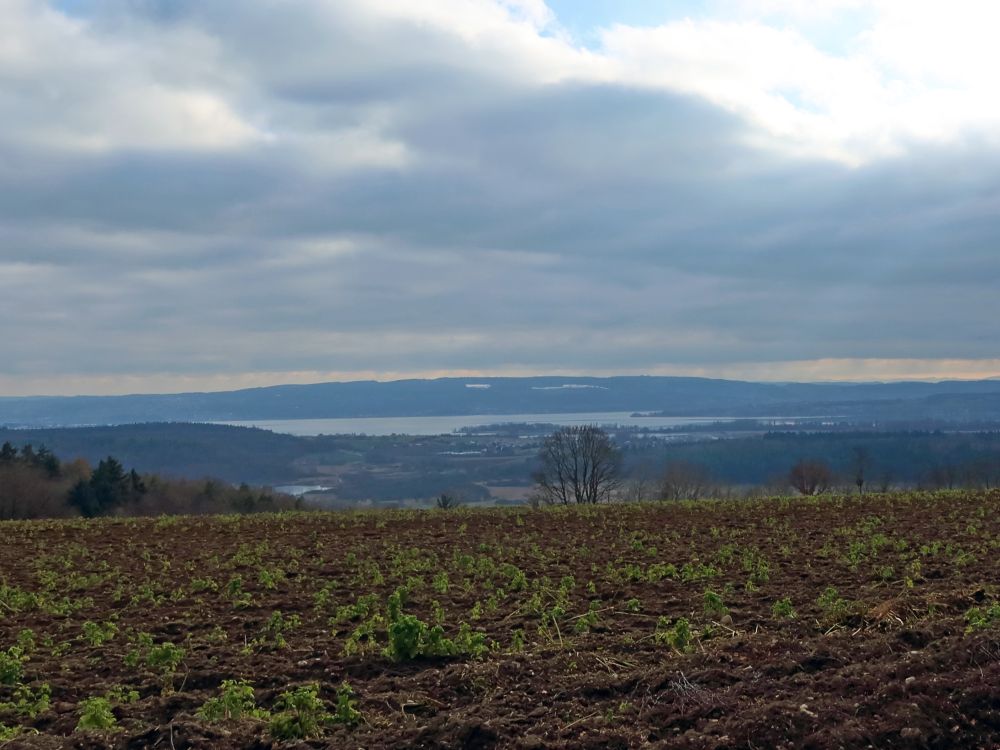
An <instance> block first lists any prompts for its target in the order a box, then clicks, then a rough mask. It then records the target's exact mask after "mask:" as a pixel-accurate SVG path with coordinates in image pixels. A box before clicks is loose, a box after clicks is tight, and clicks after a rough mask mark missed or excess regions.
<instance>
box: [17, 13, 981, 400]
mask: <svg viewBox="0 0 1000 750" xmlns="http://www.w3.org/2000/svg"><path fill="white" fill-rule="evenodd" d="M845 5H852V4H849V3H845ZM854 5H856V4H854ZM720 7H721V6H720ZM852 7H853V5H852ZM75 8H76V12H75V13H74V14H73V15H67V14H66V13H64V12H61V11H60V10H59V9H58V8H57V6H55V5H52V4H48V3H45V2H42V0H11V2H9V3H5V4H3V5H2V6H0V106H3V108H4V111H6V112H8V113H9V116H8V117H7V118H5V119H4V121H3V122H2V123H0V338H2V340H3V341H4V342H5V344H4V349H5V356H4V358H3V360H2V361H0V390H2V391H6V392H15V391H16V392H22V393H23V392H38V391H37V390H36V388H37V387H40V386H36V385H35V384H38V383H41V384H50V386H48V387H51V388H56V389H60V390H74V388H77V389H81V390H87V389H96V390H100V391H102V392H107V391H108V390H114V389H115V388H119V389H120V390H144V389H143V388H142V387H141V383H142V382H148V383H149V384H150V389H154V390H156V389H164V388H165V387H166V386H164V385H163V384H164V383H169V382H171V380H170V379H171V378H175V379H176V380H175V381H174V382H176V383H177V384H178V387H179V388H180V387H188V386H191V384H195V383H203V384H207V386H206V387H209V386H210V387H216V386H217V385H219V384H224V383H227V382H231V383H232V384H233V385H239V384H245V383H254V384H261V383H266V382H270V381H274V382H289V381H290V380H291V381H294V382H303V380H306V381H307V380H310V379H313V378H314V376H318V375H319V374H324V373H325V374H331V373H332V374H341V375H347V374H350V373H362V374H371V373H390V372H392V373H441V372H446V371H454V372H467V373H474V374H483V373H491V372H496V373H509V372H525V373H527V372H550V371H551V372H559V373H572V372H594V373H604V374H607V373H612V372H643V371H648V372H659V373H663V372H677V373H693V372H696V373H698V374H713V373H714V374H720V375H722V374H736V375H738V374H739V373H747V374H752V375H753V376H754V377H760V378H765V379H768V378H769V373H772V374H774V375H775V377H774V378H770V379H785V378H786V374H787V373H790V372H791V373H796V372H798V373H804V374H805V375H804V376H808V377H817V378H820V379H822V378H826V377H829V378H832V377H841V376H843V375H844V374H845V373H849V372H850V371H851V367H854V366H855V365H852V364H851V363H857V372H858V375H859V377H863V378H873V377H878V373H879V372H883V373H921V372H922V373H941V374H942V375H943V374H947V372H946V371H947V370H948V368H949V367H951V368H953V369H952V371H953V372H954V373H956V374H958V373H966V372H976V373H980V372H984V371H988V370H989V368H990V367H991V366H992V365H991V364H990V363H993V362H994V361H995V354H996V352H995V345H996V340H995V325H994V321H995V320H996V318H997V313H998V312H1000V302H998V301H997V297H996V295H995V292H994V290H995V288H996V284H997V281H998V280H1000V279H998V276H1000V264H998V262H997V260H996V254H995V241H994V240H995V237H996V236H997V232H998V229H1000V219H998V218H997V217H1000V210H998V209H1000V205H998V204H1000V179H998V178H997V177H996V175H997V174H1000V170H998V167H1000V153H998V149H997V148H996V146H995V145H994V143H993V141H992V139H991V137H990V136H989V135H988V134H986V132H985V131H986V130H988V129H989V128H988V126H989V125H990V124H991V123H992V122H993V121H992V119H991V118H992V116H993V113H992V110H991V107H992V104H991V103H989V102H985V101H984V102H982V103H980V104H979V105H977V106H973V105H972V102H973V101H974V100H975V99H976V96H977V94H978V93H981V91H982V90H983V89H982V87H983V86H984V85H985V84H984V83H983V80H982V78H981V76H980V74H979V73H978V72H977V71H969V72H963V70H964V69H962V70H959V69H957V68H956V69H952V68H951V67H949V65H950V64H942V66H940V67H934V68H933V70H929V69H927V68H926V67H920V66H916V63H913V62H912V60H911V57H909V55H910V53H909V52H907V50H908V49H910V47H912V46H914V45H915V44H916V43H917V41H918V40H919V39H920V38H921V37H920V35H919V34H918V33H917V32H916V31H913V30H912V29H911V28H910V27H909V26H907V25H906V24H905V23H903V21H904V20H905V19H903V18H902V16H901V15H900V14H899V13H898V12H896V10H895V9H894V7H893V6H891V5H885V6H883V5H882V4H875V5H874V6H872V7H871V12H872V13H873V14H874V15H872V17H871V18H872V20H871V22H870V23H869V24H868V25H867V26H866V27H865V28H864V29H860V30H857V31H856V33H855V32H852V38H853V39H856V51H855V52H851V53H850V54H846V55H838V54H833V53H831V52H827V51H823V49H821V45H818V44H817V43H816V42H815V35H816V25H817V24H820V25H822V24H823V23H826V21H823V20H822V18H825V17H828V16H823V17H817V18H819V19H820V20H815V18H814V19H810V20H808V21H795V18H794V17H793V16H792V15H791V14H790V12H789V11H788V9H787V8H785V7H784V6H782V5H781V4H780V3H773V2H772V3H744V4H742V5H741V7H740V8H739V9H736V10H732V9H731V10H730V11H727V12H726V13H725V14H722V15H719V16H718V17H704V18H700V19H695V20H681V21H677V22H671V23H668V24H666V25H664V26H660V27H655V28H639V27H623V26H617V27H612V28H609V29H606V30H605V31H604V33H603V35H602V37H601V39H602V43H601V45H600V46H599V47H597V48H594V49H584V48H582V47H580V46H578V45H576V43H575V42H573V41H572V39H570V38H569V37H568V36H567V35H566V34H565V33H563V31H562V28H561V26H560V23H559V19H557V18H556V17H555V16H554V15H553V14H552V13H551V11H550V10H549V9H548V7H547V6H546V5H545V4H544V3H542V2H540V1H539V0H516V1H515V0H507V1H506V2H500V1H499V0H497V1H496V2H494V0H441V2H434V3H429V2H428V3H420V2H417V3H412V2H411V3H403V2H395V1H394V0H370V1H366V2H360V1H359V0H338V1H337V2H328V1H326V0H324V1H322V2H321V1H320V0H285V2H281V3H276V2H272V1H271V0H258V1H256V2H252V3H251V2H236V0H218V2H213V3H201V2H194V1H193V0H171V2H166V0H147V1H146V2H143V3H134V2H126V0H106V1H101V2H97V1H96V0H94V1H93V2H81V3H79V4H77V5H76V6H75ZM730 8H732V6H730ZM842 10H843V9H839V8H834V7H831V8H829V17H833V16H836V15H837V13H840V12H841V11H842ZM848 10H850V8H848ZM719 13H720V14H721V13H722V11H719ZM917 19H918V22H919V24H922V25H921V27H920V28H924V26H926V25H928V24H931V23H933V22H934V21H935V20H936V19H937V17H936V16H935V15H934V14H933V8H932V7H931V6H929V5H928V6H926V7H923V6H921V9H919V11H918V12H917ZM793 21H794V22H795V23H798V24H799V26H796V25H794V23H793ZM901 25H902V27H901ZM956 28H957V27H956ZM894 40H895V42H894ZM906 40H910V41H906ZM915 40H917V41H915ZM907 45H909V46H907ZM908 60H911V62H909V63H908V62H907V61H908ZM969 65H970V66H971V63H970V64H969ZM890 73H891V74H892V75H891V76H890ZM892 76H896V77H895V78H894V77H892ZM935 76H939V77H942V78H941V80H942V81H945V82H946V83H947V84H948V85H947V86H945V85H944V84H942V87H938V88H934V87H932V86H931V83H929V82H930V81H931V80H932V79H933V78H934V77H935ZM959 79H960V80H959ZM900 81H904V82H905V85H904V84H900V83H899V82H900ZM949 87H950V88H949ZM955 91H958V92H959V93H958V94H956V93H955ZM951 96H958V97H959V99H960V100H961V102H962V103H963V104H962V107H960V108H959V109H958V110H957V111H956V110H952V111H950V112H949V113H946V114H935V113H934V111H935V107H936V104H935V102H938V101H939V98H940V97H945V98H946V99H947V98H948V97H951ZM924 110H928V111H929V112H930V113H931V114H927V113H925V112H924ZM932 114H933V116H931V115H932ZM911 117H912V122H910V121H908V118H911ZM917 361H919V362H920V364H919V365H918V364H913V363H914V362H917ZM810 362H812V363H815V364H814V365H810V364H808V363H810ZM894 362H895V363H898V364H892V363H894ZM935 362H941V363H945V362H950V364H940V365H936V364H934V363H935ZM790 363H800V364H798V365H794V366H793V365H792V364H790ZM810 368H812V369H810ZM824 368H825V369H824ZM255 373H257V374H255ZM283 373H284V374H283ZM824 373H827V374H824ZM118 378H121V380H120V381H118V380H116V379H118ZM143 378H148V380H146V381H143ZM227 379H228V380H227ZM316 379H322V378H319V377H316ZM74 382H76V383H78V384H79V385H78V386H73V385H72V383H74ZM116 382H120V385H119V386H116V385H114V384H115V383H116ZM220 387H225V386H224V385H221V386H220Z"/></svg>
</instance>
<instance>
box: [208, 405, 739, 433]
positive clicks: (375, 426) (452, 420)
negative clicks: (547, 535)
mask: <svg viewBox="0 0 1000 750" xmlns="http://www.w3.org/2000/svg"><path fill="white" fill-rule="evenodd" d="M732 421H733V419H732V418H731V417H634V416H632V413H631V412H627V411H623V412H588V413H580V414H576V413H573V414H472V415H465V416H457V417H359V418H355V417H349V418H342V419H257V420H249V421H238V422H217V423H216V424H227V425H234V426H237V427H260V428H261V429H263V430H271V431H272V432H281V433H285V434H288V435H298V436H301V437H308V436H314V435H448V434H451V433H453V432H455V431H456V430H459V429H461V428H463V427H478V426H480V425H487V424H502V423H508V424H515V423H516V424H557V425H559V426H561V427H568V426H572V425H586V424H595V425H602V426H604V425H610V426H614V425H624V426H630V427H652V428H664V427H678V426H682V425H689V424H702V423H705V422H732Z"/></svg>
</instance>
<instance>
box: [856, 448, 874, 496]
mask: <svg viewBox="0 0 1000 750" xmlns="http://www.w3.org/2000/svg"><path fill="white" fill-rule="evenodd" d="M870 463H871V461H870V460H869V457H868V449H867V448H865V447H864V446H861V445H858V446H855V447H854V484H855V485H856V486H857V488H858V494H859V495H863V494H865V482H867V481H868V465H869V464H870Z"/></svg>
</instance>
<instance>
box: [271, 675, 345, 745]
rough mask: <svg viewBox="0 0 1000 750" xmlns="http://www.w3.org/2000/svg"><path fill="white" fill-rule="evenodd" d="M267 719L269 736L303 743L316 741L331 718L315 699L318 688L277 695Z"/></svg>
mask: <svg viewBox="0 0 1000 750" xmlns="http://www.w3.org/2000/svg"><path fill="white" fill-rule="evenodd" d="M275 707H276V708H277V710H278V713H276V714H274V715H273V716H272V717H271V724H270V732H271V736H272V737H274V738H275V739H277V740H305V739H309V738H311V737H317V736H319V734H320V730H321V728H322V726H323V725H324V724H326V723H328V722H330V721H332V719H333V717H332V716H330V714H329V713H328V712H327V710H326V704H325V703H323V701H322V700H321V699H320V697H319V686H318V685H303V686H301V687H297V688H295V689H294V690H288V691H286V692H284V693H282V694H281V697H280V698H278V702H277V703H276V704H275Z"/></svg>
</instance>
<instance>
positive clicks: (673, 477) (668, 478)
mask: <svg viewBox="0 0 1000 750" xmlns="http://www.w3.org/2000/svg"><path fill="white" fill-rule="evenodd" d="M711 486H712V479H711V476H710V475H709V473H708V469H706V468H705V467H704V466H702V465H701V464H696V463H692V462H691V461H670V462H669V463H668V464H667V465H666V467H665V468H664V470H663V476H662V478H661V479H660V499H661V500H698V499H700V498H702V497H704V496H705V495H707V494H708V493H709V491H710V490H711Z"/></svg>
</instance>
